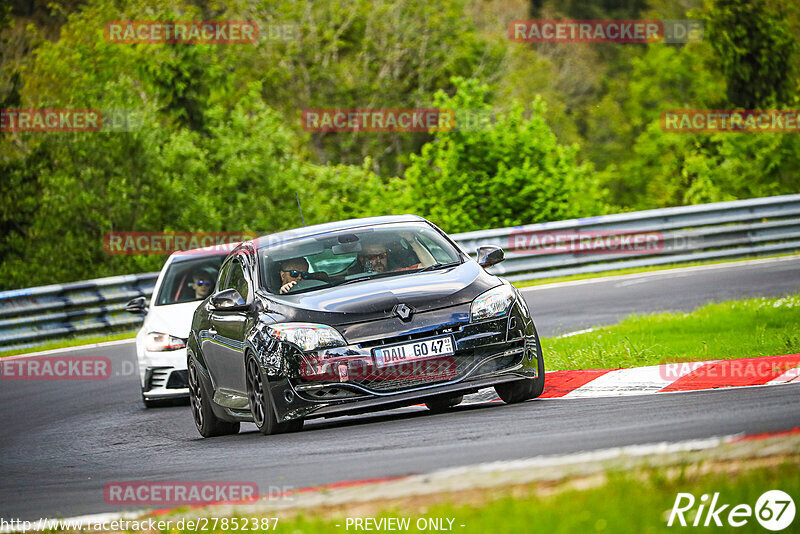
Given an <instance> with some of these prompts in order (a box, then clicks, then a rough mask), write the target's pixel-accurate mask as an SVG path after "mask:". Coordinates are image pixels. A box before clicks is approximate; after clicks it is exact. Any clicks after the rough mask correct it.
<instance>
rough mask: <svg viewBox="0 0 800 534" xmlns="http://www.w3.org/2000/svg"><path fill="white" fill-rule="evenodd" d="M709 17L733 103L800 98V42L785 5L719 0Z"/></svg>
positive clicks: (761, 104) (760, 104)
mask: <svg viewBox="0 0 800 534" xmlns="http://www.w3.org/2000/svg"><path fill="white" fill-rule="evenodd" d="M703 17H704V19H705V21H706V23H707V35H708V38H709V40H710V41H711V45H712V46H713V47H714V50H715V51H716V53H717V57H718V61H719V65H720V70H721V71H722V72H723V74H724V75H725V79H726V81H727V95H728V102H729V103H730V105H732V106H734V107H740V108H744V109H766V108H769V107H771V106H782V105H788V104H790V103H792V102H794V101H795V98H796V97H797V89H798V86H797V53H798V44H797V39H796V38H795V36H794V35H792V32H791V30H790V27H789V23H788V22H787V18H786V14H785V12H784V10H783V9H781V6H780V4H777V5H775V4H772V5H770V4H768V3H767V1H766V0H716V1H715V2H714V3H710V4H709V5H708V6H707V8H706V11H705V12H704V13H703Z"/></svg>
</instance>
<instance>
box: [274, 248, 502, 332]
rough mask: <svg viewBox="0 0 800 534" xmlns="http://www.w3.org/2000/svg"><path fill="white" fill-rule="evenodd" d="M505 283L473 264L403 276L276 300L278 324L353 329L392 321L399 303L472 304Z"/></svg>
mask: <svg viewBox="0 0 800 534" xmlns="http://www.w3.org/2000/svg"><path fill="white" fill-rule="evenodd" d="M499 283H500V280H499V279H498V278H497V277H495V276H493V275H490V274H489V273H487V272H486V271H485V270H483V268H482V267H480V266H479V265H478V264H477V263H476V262H474V261H468V262H465V263H462V264H461V265H459V266H456V267H450V268H445V269H440V270H437V271H431V272H427V273H418V274H401V275H398V276H392V277H388V278H378V279H376V280H365V281H363V282H355V283H352V284H346V285H342V286H336V287H331V288H327V289H320V290H317V291H311V292H309V293H300V294H298V295H281V296H277V295H271V296H270V300H272V302H273V306H270V308H271V310H270V311H271V312H273V315H275V316H276V317H275V318H276V319H277V320H278V321H279V322H283V321H308V322H320V323H323V324H331V325H337V324H348V323H354V322H359V321H366V320H377V319H383V318H386V317H390V316H392V314H393V311H392V310H393V308H394V307H395V306H396V305H398V304H405V305H406V306H410V307H411V308H413V309H414V310H415V311H426V310H433V309H438V308H445V307H448V306H456V305H459V304H464V303H465V302H472V300H474V299H475V297H477V296H478V295H480V294H481V293H483V292H484V291H486V290H487V289H490V288H492V287H494V286H496V285H498V284H499Z"/></svg>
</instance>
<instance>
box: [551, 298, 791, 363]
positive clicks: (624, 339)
mask: <svg viewBox="0 0 800 534" xmlns="http://www.w3.org/2000/svg"><path fill="white" fill-rule="evenodd" d="M542 350H543V351H544V355H545V365H546V368H547V369H548V370H550V371H552V370H556V369H597V368H604V369H607V368H618V367H637V366H644V365H657V364H660V363H665V362H676V361H697V360H710V359H730V358H744V357H750V356H775V355H779V354H795V353H798V352H800V293H799V294H797V295H792V296H787V297H779V298H755V299H748V300H739V301H729V302H721V303H715V304H707V305H705V306H703V307H702V308H699V309H697V310H696V311H693V312H691V313H677V314H676V313H660V314H655V315H633V316H630V317H628V318H626V319H624V320H623V321H622V322H620V323H619V324H616V325H613V326H607V327H603V328H599V329H597V330H594V331H592V332H588V333H585V334H578V335H575V336H570V337H565V338H545V339H542Z"/></svg>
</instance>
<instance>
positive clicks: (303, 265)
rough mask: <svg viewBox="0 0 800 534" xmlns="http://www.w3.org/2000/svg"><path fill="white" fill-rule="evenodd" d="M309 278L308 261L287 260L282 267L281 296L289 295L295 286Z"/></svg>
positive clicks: (299, 259)
mask: <svg viewBox="0 0 800 534" xmlns="http://www.w3.org/2000/svg"><path fill="white" fill-rule="evenodd" d="M307 276H308V260H306V259H305V258H295V259H292V260H286V261H285V262H283V264H282V265H281V295H283V294H285V293H288V292H289V291H290V290H291V289H292V288H293V287H294V286H295V284H297V282H299V281H300V280H302V279H303V278H306V277H307Z"/></svg>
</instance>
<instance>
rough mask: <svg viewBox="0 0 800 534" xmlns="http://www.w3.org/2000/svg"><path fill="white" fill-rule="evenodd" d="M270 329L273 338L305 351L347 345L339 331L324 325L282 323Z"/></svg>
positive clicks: (271, 326)
mask: <svg viewBox="0 0 800 534" xmlns="http://www.w3.org/2000/svg"><path fill="white" fill-rule="evenodd" d="M268 328H269V335H271V336H272V337H274V338H276V339H280V340H281V341H288V342H289V343H294V344H295V345H297V346H298V347H300V348H301V349H302V350H304V351H310V350H317V349H326V348H329V347H343V346H345V345H347V343H346V342H345V340H344V338H343V337H342V334H340V333H339V331H338V330H336V329H335V328H333V327H332V326H328V325H324V324H314V323H281V324H274V325H270V326H269V327H268Z"/></svg>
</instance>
